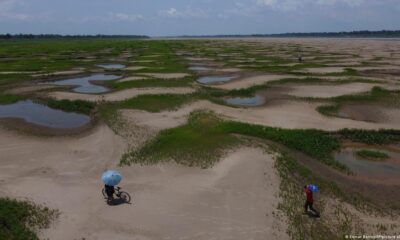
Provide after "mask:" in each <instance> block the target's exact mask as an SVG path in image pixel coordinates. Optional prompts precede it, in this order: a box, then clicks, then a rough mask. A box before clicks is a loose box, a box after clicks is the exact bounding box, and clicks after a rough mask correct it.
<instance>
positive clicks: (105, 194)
mask: <svg viewBox="0 0 400 240" xmlns="http://www.w3.org/2000/svg"><path fill="white" fill-rule="evenodd" d="M101 192H102V193H103V196H104V198H108V196H107V193H106V189H105V188H103V190H102V191H101Z"/></svg>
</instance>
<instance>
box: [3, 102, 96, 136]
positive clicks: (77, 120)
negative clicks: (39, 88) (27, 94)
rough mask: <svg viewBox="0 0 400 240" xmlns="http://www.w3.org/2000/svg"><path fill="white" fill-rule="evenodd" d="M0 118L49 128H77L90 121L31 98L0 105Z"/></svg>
mask: <svg viewBox="0 0 400 240" xmlns="http://www.w3.org/2000/svg"><path fill="white" fill-rule="evenodd" d="M0 118H19V119H23V120H25V121H26V122H29V123H33V124H37V125H40V126H45V127H50V128H63V129H65V128H78V127H82V126H84V125H85V124H87V123H89V122H90V117H89V116H87V115H84V114H79V113H74V112H64V111H62V110H58V109H52V108H50V107H48V106H46V105H43V104H40V103H35V102H33V101H31V100H25V101H18V102H16V103H13V104H7V105H0Z"/></svg>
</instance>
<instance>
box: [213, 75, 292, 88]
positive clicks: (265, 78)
mask: <svg viewBox="0 0 400 240" xmlns="http://www.w3.org/2000/svg"><path fill="white" fill-rule="evenodd" d="M284 78H297V76H294V75H278V74H264V75H258V76H252V77H244V78H241V79H238V80H235V81H230V82H227V83H224V84H218V85H215V86H213V87H215V88H220V89H226V90H232V89H241V88H248V87H251V86H254V85H261V84H263V83H267V82H271V81H276V80H280V79H284Z"/></svg>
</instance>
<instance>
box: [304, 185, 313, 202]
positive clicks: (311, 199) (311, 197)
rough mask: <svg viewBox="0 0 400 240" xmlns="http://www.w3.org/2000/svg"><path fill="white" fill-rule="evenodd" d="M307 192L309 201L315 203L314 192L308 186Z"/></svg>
mask: <svg viewBox="0 0 400 240" xmlns="http://www.w3.org/2000/svg"><path fill="white" fill-rule="evenodd" d="M305 192H306V195H307V202H309V203H313V202H314V198H313V193H312V192H311V191H310V189H309V188H308V187H307V188H306V190H305Z"/></svg>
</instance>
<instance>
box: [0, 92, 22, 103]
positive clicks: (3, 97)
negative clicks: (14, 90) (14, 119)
mask: <svg viewBox="0 0 400 240" xmlns="http://www.w3.org/2000/svg"><path fill="white" fill-rule="evenodd" d="M22 99H23V98H22V97H20V96H16V95H11V94H1V93H0V104H12V103H16V102H18V101H19V100H22Z"/></svg>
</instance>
